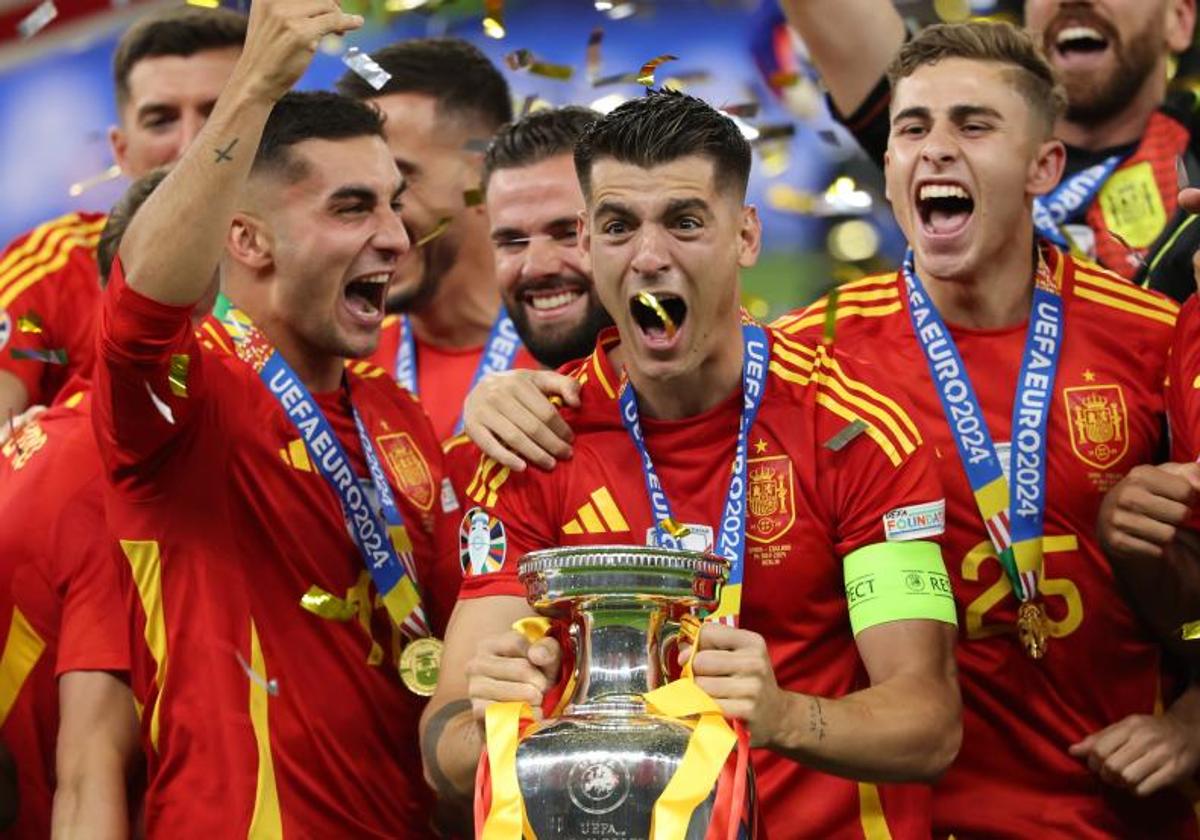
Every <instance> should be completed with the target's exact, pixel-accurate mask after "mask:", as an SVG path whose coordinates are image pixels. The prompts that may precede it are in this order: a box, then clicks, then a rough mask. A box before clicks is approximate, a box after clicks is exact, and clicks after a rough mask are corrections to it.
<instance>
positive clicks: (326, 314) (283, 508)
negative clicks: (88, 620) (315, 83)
mask: <svg viewBox="0 0 1200 840" xmlns="http://www.w3.org/2000/svg"><path fill="white" fill-rule="evenodd" d="M361 23H362V19H361V18H360V17H358V16H355V15H347V14H344V13H342V12H341V11H340V10H339V8H338V6H337V4H336V3H332V2H327V0H256V2H255V3H254V4H253V6H252V7H251V12H250V20H249V28H248V32H247V38H246V47H245V50H244V51H243V53H242V55H241V58H240V59H239V62H238V65H237V67H236V68H235V70H234V73H233V75H232V76H231V78H230V81H229V83H228V84H227V85H226V87H225V89H224V90H223V91H222V94H221V97H220V99H219V100H218V102H217V105H216V107H215V108H214V109H213V112H212V114H211V115H210V117H209V120H208V122H207V123H206V124H205V127H204V129H203V130H202V131H201V133H200V135H199V136H198V137H197V139H196V141H195V142H194V143H193V145H192V146H191V147H190V148H189V149H188V151H187V152H186V153H185V155H184V157H183V158H182V160H180V162H179V163H178V164H177V165H176V166H175V168H174V169H173V170H172V172H171V174H170V175H169V176H168V177H167V178H166V180H164V181H163V183H162V185H161V186H160V187H159V188H158V189H157V190H155V192H154V194H153V195H151V197H150V199H148V201H147V202H146V204H145V205H144V206H143V207H142V209H141V210H140V211H139V212H138V213H137V214H136V215H135V216H134V219H133V221H132V222H131V224H130V226H129V228H128V230H127V231H126V234H125V237H124V239H123V240H122V242H121V245H120V249H119V255H120V257H119V259H118V260H117V261H116V262H115V263H114V265H113V268H112V279H111V282H110V283H109V286H108V289H107V290H106V292H105V297H104V299H103V304H102V308H101V316H100V324H99V345H98V358H97V364H96V373H95V384H94V390H93V423H94V426H95V431H96V437H97V440H98V443H99V446H100V450H101V455H102V458H103V461H104V465H105V470H106V473H107V477H108V479H109V481H110V483H111V484H112V489H111V490H110V491H109V493H108V494H107V503H108V504H107V511H108V526H109V528H110V531H111V532H112V534H113V536H114V537H115V538H116V539H117V540H119V552H118V556H119V565H118V568H119V570H120V575H121V578H122V583H123V585H124V587H125V589H126V592H127V593H129V598H130V601H131V609H130V615H131V618H130V624H129V628H130V637H131V642H132V643H133V647H132V650H131V654H132V663H131V664H132V682H133V687H134V691H135V694H136V696H137V697H138V700H139V701H140V702H141V703H142V705H143V710H142V718H141V721H142V736H143V742H144V745H145V748H146V752H147V755H148V765H149V766H148V789H147V794H146V800H145V803H146V804H145V809H146V829H147V832H148V834H150V835H151V836H154V835H161V836H229V835H232V834H238V835H246V836H253V837H258V836H264V837H277V836H293V835H307V836H313V837H345V836H353V837H406V838H408V837H414V838H415V837H425V836H428V835H429V834H430V829H429V828H428V825H427V822H428V818H429V814H430V808H429V805H430V804H431V803H430V800H431V797H430V793H429V791H428V789H427V788H426V786H425V784H424V782H423V780H422V778H421V764H420V757H419V751H418V747H417V738H416V725H417V720H418V716H419V714H420V710H421V708H422V706H423V698H422V697H421V696H419V695H420V694H421V693H425V694H427V693H428V692H429V691H430V690H431V688H432V686H431V677H435V674H436V672H434V673H430V672H431V668H430V667H428V666H429V664H431V660H434V659H436V654H437V647H438V645H437V643H436V641H435V640H433V639H432V638H431V637H430V633H433V634H439V633H440V630H441V627H442V626H443V625H444V623H445V618H444V616H445V615H446V614H447V613H448V612H449V607H450V603H451V602H452V600H453V596H454V591H455V588H456V587H457V579H458V577H459V576H460V572H459V570H458V568H457V566H456V565H455V564H451V565H450V566H449V568H448V573H447V574H445V575H439V570H438V568H437V563H436V561H437V559H438V558H439V556H440V554H444V553H445V552H439V551H438V550H437V547H436V541H437V533H436V531H437V527H438V522H439V521H440V520H441V516H442V510H441V508H440V506H439V505H438V502H439V493H438V490H439V488H440V486H441V472H442V467H441V460H440V451H439V449H438V445H437V440H436V438H435V437H434V434H433V431H432V429H431V428H430V427H429V424H428V421H427V420H426V418H425V417H424V414H423V412H422V411H421V409H420V405H419V403H417V402H416V401H415V400H414V399H413V398H412V397H411V396H410V395H408V394H406V393H405V392H404V391H403V390H402V389H400V388H398V387H397V386H396V385H395V383H394V382H392V381H391V379H390V377H388V376H387V375H386V373H385V372H383V371H380V370H378V369H376V368H373V367H371V366H370V365H367V364H366V363H363V362H351V364H349V365H347V364H346V363H347V360H353V359H360V358H363V357H365V356H366V355H368V354H369V353H370V352H371V351H372V350H373V349H374V346H375V343H376V342H377V341H378V334H379V322H380V321H381V320H382V318H383V297H384V292H385V289H386V286H387V283H388V281H389V279H390V277H391V275H392V273H393V272H394V271H395V269H396V265H397V262H398V261H399V259H400V257H401V256H402V255H403V254H404V253H405V252H406V250H407V248H408V246H409V243H408V238H407V235H406V233H405V229H404V225H403V223H402V221H401V219H400V202H401V193H402V192H403V186H404V183H403V179H402V177H401V175H400V173H399V171H398V170H397V168H396V165H395V163H394V161H393V160H392V157H391V155H390V154H389V152H388V149H387V144H386V141H385V139H384V136H383V128H382V124H381V117H380V115H379V114H378V112H377V111H375V110H374V109H372V108H370V107H368V106H367V105H364V104H363V103H359V102H355V101H353V100H350V99H347V98H345V97H341V96H338V95H337V94H332V93H298V94H287V93H286V92H287V91H288V90H289V88H291V86H292V85H293V84H294V82H295V81H296V79H298V78H299V77H300V76H301V75H302V74H303V72H304V71H305V69H306V68H307V67H308V65H309V62H310V61H311V59H312V55H313V53H314V50H315V47H316V44H317V43H318V42H319V41H320V39H321V38H322V37H324V36H325V35H327V34H330V33H335V32H336V33H344V32H346V31H349V30H351V29H355V28H357V27H358V26H360V25H361ZM218 265H219V266H220V279H221V285H222V290H223V292H224V295H225V297H223V298H222V299H220V300H219V301H218V305H217V306H216V307H215V309H214V317H213V318H211V319H207V320H206V321H205V322H204V324H203V325H202V327H201V329H200V331H199V335H197V334H196V333H194V332H193V330H192V328H191V325H190V322H189V315H190V314H191V312H192V311H193V309H194V307H195V305H196V302H197V301H199V300H200V299H201V298H202V297H203V295H204V294H205V292H206V291H207V290H208V288H209V286H210V283H211V279H212V276H213V272H214V270H216V269H217V267H218Z"/></svg>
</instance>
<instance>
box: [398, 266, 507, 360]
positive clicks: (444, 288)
mask: <svg viewBox="0 0 1200 840" xmlns="http://www.w3.org/2000/svg"><path fill="white" fill-rule="evenodd" d="M467 250H468V249H464V252H463V255H462V257H461V258H460V259H459V260H458V262H457V263H456V264H455V265H454V267H453V268H451V269H450V270H449V271H448V272H446V274H445V276H443V277H442V278H441V280H440V282H439V283H438V287H437V291H436V292H435V293H434V295H433V297H431V298H430V299H429V301H428V302H427V303H425V304H424V305H423V306H421V307H420V309H415V310H413V311H412V312H411V313H409V315H410V318H411V322H412V325H413V332H414V333H416V336H417V338H418V339H420V340H421V342H423V343H425V344H432V345H433V346H435V347H477V346H479V345H481V344H483V343H484V342H485V341H487V337H488V334H489V333H490V332H491V329H492V324H494V323H495V322H496V315H497V314H498V313H499V311H500V307H501V302H500V292H499V290H498V289H497V287H496V280H495V268H494V265H493V263H492V257H491V254H490V253H488V254H486V255H484V254H476V255H474V257H473V258H472V257H470V256H468V255H467V253H466V251H467ZM483 256H486V257H487V259H486V260H484V259H482V257H483Z"/></svg>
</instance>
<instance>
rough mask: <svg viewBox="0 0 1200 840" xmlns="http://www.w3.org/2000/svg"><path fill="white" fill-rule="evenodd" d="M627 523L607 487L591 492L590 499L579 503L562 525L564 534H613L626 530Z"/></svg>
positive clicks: (627, 527) (627, 528)
mask: <svg viewBox="0 0 1200 840" xmlns="http://www.w3.org/2000/svg"><path fill="white" fill-rule="evenodd" d="M628 530H629V523H628V522H626V521H625V517H624V516H622V515H621V511H620V509H618V508H617V503H616V502H615V501H613V497H612V494H611V493H609V492H608V488H607V487H601V488H600V489H599V490H595V491H593V492H592V495H591V501H589V502H584V503H583V504H582V505H580V507H579V510H578V511H576V512H575V516H573V517H572V518H571V520H570V521H569V522H567V524H566V525H563V528H562V531H563V533H564V534H567V535H570V536H574V535H577V534H606V533H607V534H615V533H619V532H621V531H628Z"/></svg>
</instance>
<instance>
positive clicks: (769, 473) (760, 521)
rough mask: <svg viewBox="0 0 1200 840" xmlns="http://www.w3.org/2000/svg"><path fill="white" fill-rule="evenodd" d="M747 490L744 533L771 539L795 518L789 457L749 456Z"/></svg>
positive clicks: (760, 541)
mask: <svg viewBox="0 0 1200 840" xmlns="http://www.w3.org/2000/svg"><path fill="white" fill-rule="evenodd" d="M748 463H749V475H748V478H749V482H750V483H749V487H748V488H747V490H746V536H747V537H749V538H750V539H752V540H754V541H755V542H757V543H773V542H775V540H777V539H779V538H780V537H781V536H783V535H784V534H786V533H787V531H788V529H789V528H791V527H792V523H793V522H795V521H796V504H795V497H796V481H795V476H794V475H793V472H792V459H791V458H789V457H788V456H786V455H772V456H769V457H766V458H751V459H750V460H749V462H748Z"/></svg>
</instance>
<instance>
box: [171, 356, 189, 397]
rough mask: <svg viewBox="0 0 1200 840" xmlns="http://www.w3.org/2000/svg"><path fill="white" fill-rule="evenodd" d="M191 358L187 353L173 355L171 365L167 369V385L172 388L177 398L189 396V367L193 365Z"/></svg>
mask: <svg viewBox="0 0 1200 840" xmlns="http://www.w3.org/2000/svg"><path fill="white" fill-rule="evenodd" d="M191 361H192V359H191V357H190V356H188V354H187V353H172V354H171V364H170V367H169V368H168V369H167V384H168V385H169V386H170V387H171V393H172V394H174V395H175V396H177V397H187V395H188V367H189V366H190V365H191Z"/></svg>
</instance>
